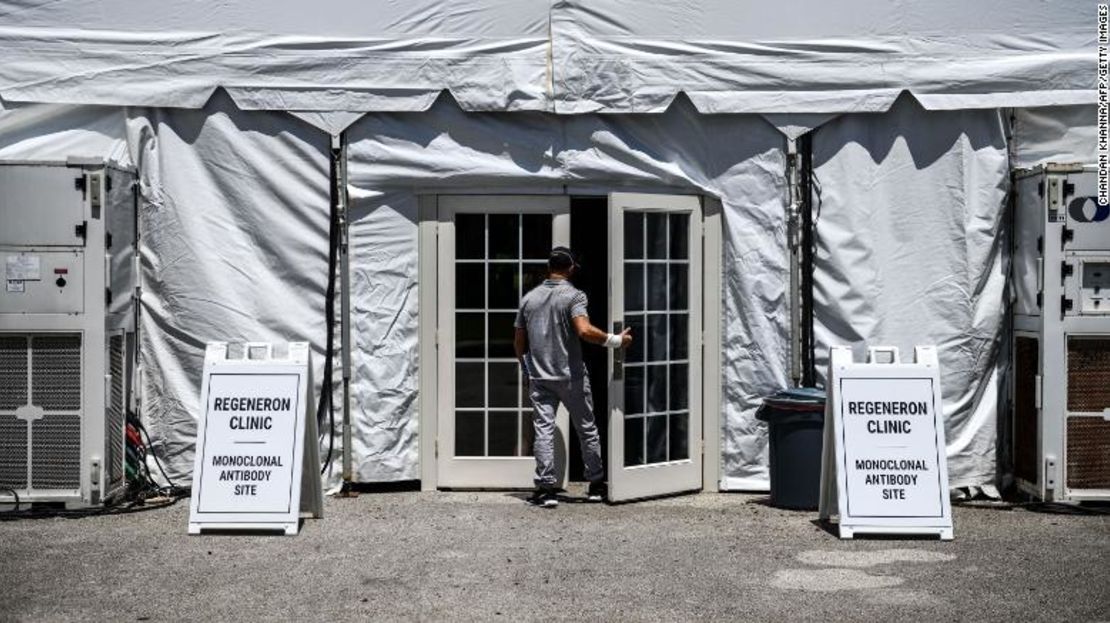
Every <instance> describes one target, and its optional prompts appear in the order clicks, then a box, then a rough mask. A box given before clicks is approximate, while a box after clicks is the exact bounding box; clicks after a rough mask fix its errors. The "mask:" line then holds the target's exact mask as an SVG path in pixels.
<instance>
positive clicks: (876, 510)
mask: <svg viewBox="0 0 1110 623" xmlns="http://www.w3.org/2000/svg"><path fill="white" fill-rule="evenodd" d="M940 405H941V393H940V368H939V365H938V362H937V352H936V347H933V346H918V347H917V348H916V349H914V363H901V362H900V361H899V357H898V349H897V348H891V347H878V348H872V349H870V351H869V355H868V362H867V363H855V362H853V360H852V349H851V348H848V347H842V346H838V347H833V348H832V351H831V353H830V357H829V376H828V402H827V404H826V408H825V437H824V446H823V449H822V455H823V456H822V461H821V498H820V509H819V510H820V516H821V519H823V520H828V519H830V518H831V516H832V515H833V514H834V513H836V514H838V520H837V525H838V528H839V531H840V538H844V539H850V538H852V537H853V536H854V535H855V534H857V533H872V534H935V535H937V536H939V537H940V538H941V539H942V540H950V539H952V506H951V502H950V501H949V497H948V464H947V458H946V455H945V441H944V418H943V414H942V411H941V406H940Z"/></svg>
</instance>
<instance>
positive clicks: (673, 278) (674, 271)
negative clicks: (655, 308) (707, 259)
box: [667, 264, 690, 310]
mask: <svg viewBox="0 0 1110 623" xmlns="http://www.w3.org/2000/svg"><path fill="white" fill-rule="evenodd" d="M688 272H689V270H688V269H687V266H686V265H685V264H671V272H670V275H668V276H667V278H668V280H669V283H668V289H669V290H670V299H671V300H670V308H671V309H677V310H686V309H689V308H690V302H689V300H688V299H689V296H688V295H687V292H688V278H687V273H688Z"/></svg>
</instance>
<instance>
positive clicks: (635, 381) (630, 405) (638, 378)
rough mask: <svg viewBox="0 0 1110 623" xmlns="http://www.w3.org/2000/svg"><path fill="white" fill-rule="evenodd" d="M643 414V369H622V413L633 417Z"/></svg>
mask: <svg viewBox="0 0 1110 623" xmlns="http://www.w3.org/2000/svg"><path fill="white" fill-rule="evenodd" d="M643 412H644V367H643V366H628V365H626V366H625V368H624V413H625V415H635V414H637V413H643Z"/></svg>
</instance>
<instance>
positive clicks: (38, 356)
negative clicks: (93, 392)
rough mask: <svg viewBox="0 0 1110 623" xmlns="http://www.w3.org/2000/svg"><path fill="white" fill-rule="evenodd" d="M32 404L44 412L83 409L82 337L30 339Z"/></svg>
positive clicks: (60, 336)
mask: <svg viewBox="0 0 1110 623" xmlns="http://www.w3.org/2000/svg"><path fill="white" fill-rule="evenodd" d="M31 377H32V378H31V398H32V400H31V402H32V404H34V405H36V406H38V407H42V409H43V410H44V411H47V412H50V411H79V410H80V409H81V336H80V335H73V334H58V335H35V336H33V337H32V338H31Z"/></svg>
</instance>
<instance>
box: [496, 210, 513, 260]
mask: <svg viewBox="0 0 1110 623" xmlns="http://www.w3.org/2000/svg"><path fill="white" fill-rule="evenodd" d="M489 257H490V259H493V260H511V259H516V258H518V257H520V216H519V215H517V214H490V215H489Z"/></svg>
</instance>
